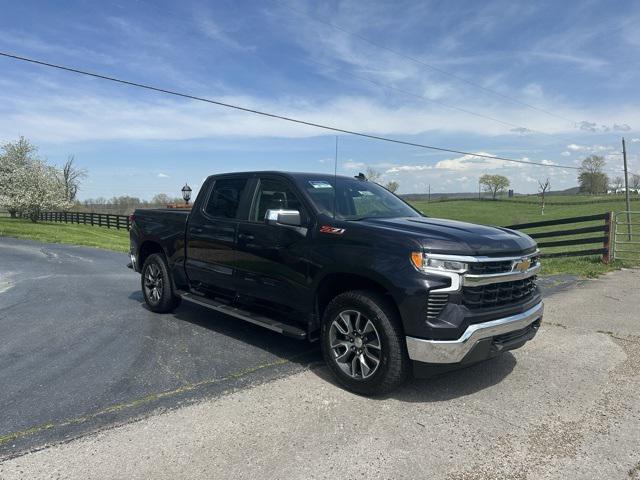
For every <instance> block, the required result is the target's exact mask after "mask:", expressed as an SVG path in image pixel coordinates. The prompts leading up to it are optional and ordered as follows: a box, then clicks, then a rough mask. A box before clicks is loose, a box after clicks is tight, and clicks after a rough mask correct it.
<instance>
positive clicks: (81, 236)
mask: <svg viewBox="0 0 640 480" xmlns="http://www.w3.org/2000/svg"><path fill="white" fill-rule="evenodd" d="M0 237H13V238H22V239H26V240H36V241H38V242H45V243H66V244H71V245H80V246H85V247H95V248H101V249H104V250H112V251H114V252H122V253H126V252H128V251H129V232H128V231H127V230H117V229H109V228H104V227H92V226H90V225H77V224H72V223H53V222H38V223H33V222H31V221H30V220H25V219H21V218H9V217H0Z"/></svg>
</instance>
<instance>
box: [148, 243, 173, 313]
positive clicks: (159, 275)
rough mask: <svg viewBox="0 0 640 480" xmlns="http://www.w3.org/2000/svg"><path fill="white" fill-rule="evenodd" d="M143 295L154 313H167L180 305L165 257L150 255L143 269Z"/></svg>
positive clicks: (156, 254) (155, 254) (157, 254)
mask: <svg viewBox="0 0 640 480" xmlns="http://www.w3.org/2000/svg"><path fill="white" fill-rule="evenodd" d="M141 282H142V294H143V295H144V301H145V303H146V304H147V306H148V307H149V309H150V310H151V311H153V312H157V313H166V312H171V311H172V310H174V309H175V308H176V307H177V306H178V305H180V297H178V296H177V295H175V293H174V291H173V283H172V282H171V277H170V274H169V267H168V265H167V262H166V260H165V258H164V256H163V255H161V254H159V253H154V254H153V255H149V257H148V258H147V259H146V260H145V262H144V265H143V267H142V275H141Z"/></svg>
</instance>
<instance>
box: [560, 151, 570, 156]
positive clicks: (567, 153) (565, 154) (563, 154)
mask: <svg viewBox="0 0 640 480" xmlns="http://www.w3.org/2000/svg"><path fill="white" fill-rule="evenodd" d="M560 155H562V156H563V157H570V156H571V152H567V151H565V152H562V153H561V154H560Z"/></svg>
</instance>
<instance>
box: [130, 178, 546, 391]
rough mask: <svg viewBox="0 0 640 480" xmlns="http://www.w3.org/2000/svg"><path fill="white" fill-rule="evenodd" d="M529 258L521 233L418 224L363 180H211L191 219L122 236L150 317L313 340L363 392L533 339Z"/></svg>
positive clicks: (143, 218)
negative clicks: (181, 308)
mask: <svg viewBox="0 0 640 480" xmlns="http://www.w3.org/2000/svg"><path fill="white" fill-rule="evenodd" d="M538 257H539V254H538V250H537V247H536V243H535V242H534V241H533V240H532V239H531V238H530V237H528V236H527V235H524V234H522V233H519V232H515V231H512V230H508V229H505V228H497V227H488V226H481V225H474V224H469V223H462V222H456V221H450V220H439V219H433V218H427V217H425V216H424V215H422V214H421V213H420V212H418V211H416V210H415V209H414V208H413V207H411V206H410V205H408V204H407V203H405V202H404V201H402V200H401V199H400V198H398V197H396V196H395V195H393V194H392V193H390V192H389V191H387V190H386V189H384V188H383V187H381V186H379V185H377V184H375V183H373V182H368V181H366V179H365V178H364V177H363V176H358V177H356V178H350V177H334V176H329V175H321V174H313V173H308V174H307V173H282V172H249V173H233V174H225V175H214V176H211V177H209V178H208V179H207V180H206V182H205V183H204V185H203V186H202V189H201V190H200V193H199V195H198V198H197V199H196V201H195V203H194V205H193V208H192V209H191V211H190V212H187V211H176V210H169V209H166V210H136V212H135V214H134V216H133V224H132V228H131V266H132V268H134V269H135V270H136V271H137V272H140V273H141V274H142V291H143V293H144V298H145V301H146V303H147V305H148V307H149V308H150V309H151V310H153V311H154V312H159V313H161V312H169V311H172V310H173V309H174V308H176V307H177V306H178V305H179V304H180V302H181V301H188V302H193V303H196V304H198V305H202V306H204V307H206V308H209V309H211V310H215V311H218V312H222V313H225V314H228V315H232V316H233V317H235V318H238V319H239V320H244V321H248V322H251V323H253V324H256V325H260V326H262V327H265V328H268V329H270V330H273V331H276V332H279V333H282V334H284V335H288V336H290V337H294V338H297V339H301V340H303V339H306V340H310V341H315V340H319V341H320V344H321V347H322V352H323V355H324V358H325V360H326V362H327V365H328V366H329V368H330V369H331V371H332V372H333V374H334V375H335V378H336V379H337V381H338V382H339V383H340V384H342V385H343V386H345V387H346V388H348V389H350V390H352V391H355V392H358V393H362V394H378V393H381V392H385V391H389V390H391V389H393V388H395V387H397V386H398V385H400V384H401V383H402V382H403V381H404V380H405V378H406V377H407V376H408V375H410V374H411V373H413V375H415V376H428V375H431V374H433V373H435V372H441V371H443V370H446V369H451V368H457V367H459V366H461V365H468V364H471V363H475V362H478V361H481V360H485V359H488V358H491V357H493V356H495V355H498V354H500V353H502V352H505V351H507V350H511V349H515V348H518V347H521V346H522V345H524V344H525V343H526V342H527V341H528V340H530V339H531V338H533V337H534V335H535V334H536V332H537V330H538V327H539V325H540V322H541V319H542V312H543V305H542V300H541V297H540V293H539V291H538V288H537V287H536V282H535V280H536V274H537V273H538V271H539V269H540V263H539V258H538Z"/></svg>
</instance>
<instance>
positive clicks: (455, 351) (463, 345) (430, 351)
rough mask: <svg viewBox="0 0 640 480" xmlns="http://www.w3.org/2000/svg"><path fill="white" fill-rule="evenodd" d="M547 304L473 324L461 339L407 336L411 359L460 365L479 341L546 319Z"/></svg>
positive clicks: (539, 304)
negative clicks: (544, 314) (545, 306)
mask: <svg viewBox="0 0 640 480" xmlns="http://www.w3.org/2000/svg"><path fill="white" fill-rule="evenodd" d="M543 311H544V305H543V303H542V302H540V303H538V304H537V305H535V306H534V307H532V308H530V309H529V310H527V311H525V312H522V313H519V314H518V315H512V316H510V317H504V318H498V319H496V320H490V321H488V322H484V323H474V324H473V325H469V327H468V328H467V329H466V330H465V332H464V333H463V334H462V336H461V337H460V338H458V339H457V340H424V339H422V338H414V337H406V338H407V350H408V352H409V358H410V359H411V360H415V361H418V362H424V363H458V362H461V361H462V360H463V359H464V357H465V356H466V355H467V353H469V352H470V351H471V349H472V348H473V347H474V346H475V345H476V343H478V341H479V340H482V339H483V338H488V337H494V336H496V335H502V334H505V333H509V332H513V331H515V330H521V329H523V328H526V327H528V326H529V325H531V324H532V323H533V322H535V321H536V320H539V319H541V318H542V313H543Z"/></svg>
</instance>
